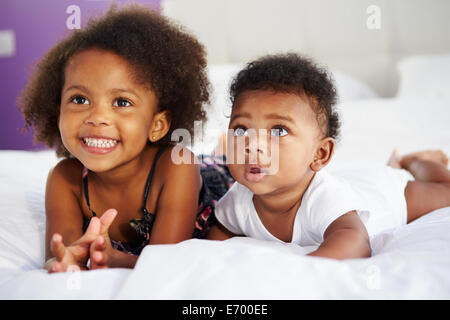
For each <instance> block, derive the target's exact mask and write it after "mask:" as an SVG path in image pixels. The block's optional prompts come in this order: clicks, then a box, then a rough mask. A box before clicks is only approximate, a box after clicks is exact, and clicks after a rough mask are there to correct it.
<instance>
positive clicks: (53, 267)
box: [45, 217, 101, 273]
mask: <svg viewBox="0 0 450 320" xmlns="http://www.w3.org/2000/svg"><path fill="white" fill-rule="evenodd" d="M100 226H101V219H99V218H97V217H93V218H92V219H91V221H90V223H89V227H88V228H87V230H86V232H85V233H84V235H83V236H82V237H81V238H80V239H78V240H77V241H75V242H74V243H72V244H71V245H70V246H67V247H66V246H65V245H64V243H63V237H62V236H61V235H60V234H58V233H55V234H53V237H52V240H51V243H50V250H51V252H52V254H53V256H54V258H52V259H50V260H49V261H47V263H46V265H45V268H46V269H47V270H48V272H49V273H54V272H66V271H68V270H69V268H70V267H71V266H72V267H78V268H80V269H81V270H86V269H87V267H86V264H87V261H88V259H89V247H90V245H91V243H92V242H93V241H94V240H95V239H96V238H97V237H98V235H99V233H100Z"/></svg>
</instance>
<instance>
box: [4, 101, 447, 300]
mask: <svg viewBox="0 0 450 320" xmlns="http://www.w3.org/2000/svg"><path fill="white" fill-rule="evenodd" d="M341 114H342V119H343V130H342V137H343V138H342V140H341V141H340V144H339V146H338V149H337V152H336V157H335V159H334V163H333V164H332V165H331V166H330V170H335V169H340V168H349V167H353V166H356V165H357V166H358V167H359V168H360V170H361V168H365V169H364V170H367V173H370V170H371V167H372V166H375V165H382V164H383V163H385V162H386V160H387V158H388V156H389V154H390V152H391V151H392V149H393V148H394V147H397V148H398V149H399V150H400V152H401V153H404V152H409V151H413V150H417V149H423V148H442V149H444V150H445V151H446V152H447V154H449V152H450V130H449V129H448V128H449V125H448V123H449V119H450V104H449V103H448V102H447V101H440V100H436V101H429V100H427V101H416V100H415V101H407V100H401V101H399V100H394V99H387V100H381V99H379V100H367V101H356V102H351V103H346V104H345V105H342V106H341ZM56 161H57V159H56V158H55V156H54V155H53V152H51V151H43V152H25V151H0V163H1V166H0V195H1V196H0V299H79V298H80V299H449V298H450V273H449V270H450V207H447V208H443V209H440V210H436V211H434V212H432V213H430V214H429V215H427V216H424V217H422V218H420V219H418V220H416V221H415V222H413V223H411V224H409V225H405V226H402V227H399V228H396V229H391V230H386V231H385V232H384V233H382V234H378V235H376V236H374V237H373V238H372V239H371V244H372V248H373V256H372V257H371V258H368V259H355V260H346V261H335V260H330V259H324V258H314V257H309V256H305V253H307V252H309V251H310V250H312V249H314V248H301V247H299V246H296V245H292V244H285V245H284V244H281V243H275V242H265V241H257V240H254V239H248V238H242V237H237V238H233V239H230V240H227V241H223V242H220V241H207V240H188V241H185V242H182V243H179V244H176V245H154V246H148V247H146V248H145V249H144V251H143V253H142V255H141V257H140V258H139V260H138V263H137V265H136V267H135V269H132V270H130V269H110V270H97V271H85V272H73V273H65V274H51V275H50V274H47V273H46V271H45V270H43V269H42V265H43V263H44V234H45V213H44V192H45V180H46V177H47V172H48V170H49V169H50V168H51V166H53V165H54V164H55V163H56Z"/></svg>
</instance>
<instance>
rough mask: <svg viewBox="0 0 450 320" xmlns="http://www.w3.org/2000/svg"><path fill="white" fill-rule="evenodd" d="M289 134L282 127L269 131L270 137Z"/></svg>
mask: <svg viewBox="0 0 450 320" xmlns="http://www.w3.org/2000/svg"><path fill="white" fill-rule="evenodd" d="M288 133H289V132H288V131H287V129H286V128H284V127H277V128H273V129H271V130H270V135H272V136H277V137H283V136H285V135H287V134H288Z"/></svg>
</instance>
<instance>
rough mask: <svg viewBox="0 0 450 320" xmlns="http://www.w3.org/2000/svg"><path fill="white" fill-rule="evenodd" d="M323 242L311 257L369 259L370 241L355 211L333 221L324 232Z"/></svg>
mask: <svg viewBox="0 0 450 320" xmlns="http://www.w3.org/2000/svg"><path fill="white" fill-rule="evenodd" d="M323 237H324V241H323V242H322V244H321V245H320V246H319V248H318V249H317V250H316V251H314V252H312V253H310V254H309V255H311V256H318V257H325V258H332V259H352V258H364V257H370V255H371V249H370V240H369V235H368V233H367V230H366V227H365V226H364V224H363V223H362V221H361V219H360V218H359V216H358V214H357V213H356V211H350V212H347V213H346V214H344V215H342V216H340V217H339V218H337V219H336V220H334V221H333V222H332V223H331V224H330V226H329V227H328V228H327V229H326V230H325V233H324V235H323Z"/></svg>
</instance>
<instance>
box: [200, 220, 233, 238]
mask: <svg viewBox="0 0 450 320" xmlns="http://www.w3.org/2000/svg"><path fill="white" fill-rule="evenodd" d="M235 236H236V235H235V234H234V233H232V232H231V231H229V230H228V229H227V228H225V227H224V226H223V225H222V224H220V223H219V222H217V225H215V226H213V227H211V229H210V230H209V232H208V235H207V236H206V238H207V239H208V240H226V239H229V238H232V237H235Z"/></svg>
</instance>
